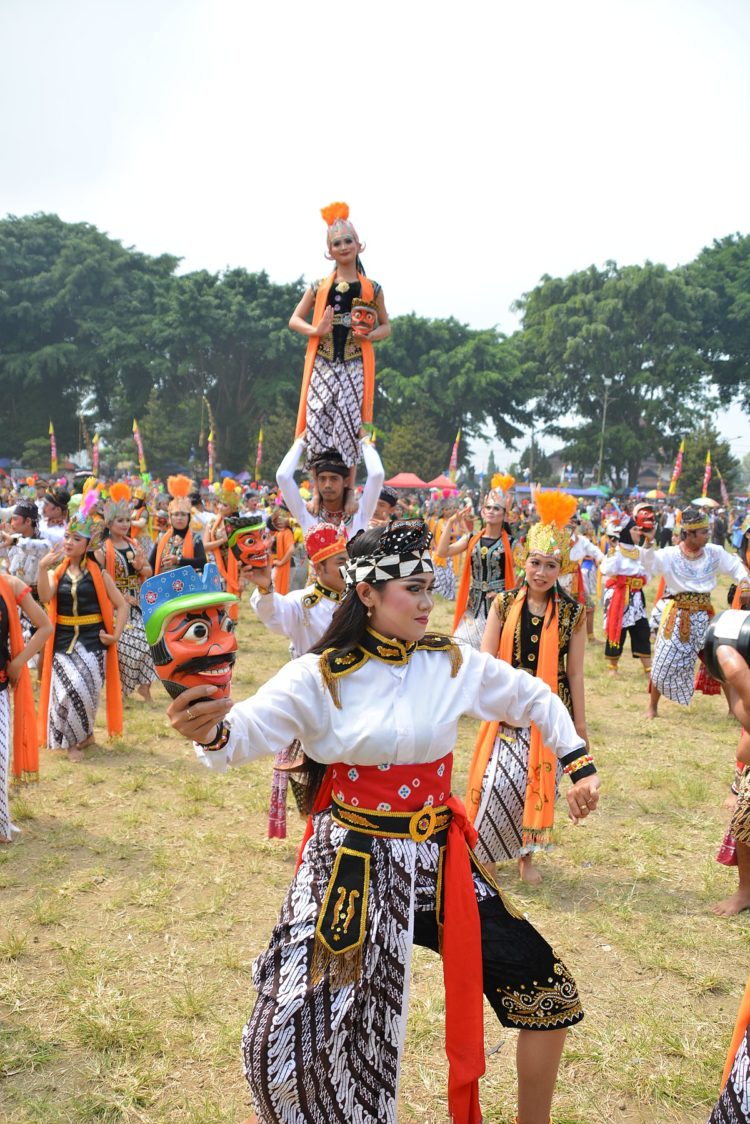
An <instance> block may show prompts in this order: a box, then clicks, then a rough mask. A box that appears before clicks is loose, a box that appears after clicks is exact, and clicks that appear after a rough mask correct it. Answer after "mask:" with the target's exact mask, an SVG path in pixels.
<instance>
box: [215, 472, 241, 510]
mask: <svg viewBox="0 0 750 1124" xmlns="http://www.w3.org/2000/svg"><path fill="white" fill-rule="evenodd" d="M241 499H242V488H241V486H240V485H239V484H238V483H237V481H236V480H232V478H231V476H225V477H224V479H223V480H222V482H221V491H220V492H219V495H218V500H219V503H225V504H227V506H228V507H233V508H235V509H236V508H238V507H239V506H240V500H241Z"/></svg>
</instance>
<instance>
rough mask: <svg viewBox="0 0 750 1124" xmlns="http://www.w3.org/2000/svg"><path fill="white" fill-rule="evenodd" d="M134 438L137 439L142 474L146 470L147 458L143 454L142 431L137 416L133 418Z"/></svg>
mask: <svg viewBox="0 0 750 1124" xmlns="http://www.w3.org/2000/svg"><path fill="white" fill-rule="evenodd" d="M133 440H134V441H135V447H136V449H137V450H138V468H139V471H140V473H141V475H143V473H144V472H145V471H146V458H145V457H144V455H143V442H142V441H141V431H140V430H139V428H138V422H137V421H136V419H135V418H133Z"/></svg>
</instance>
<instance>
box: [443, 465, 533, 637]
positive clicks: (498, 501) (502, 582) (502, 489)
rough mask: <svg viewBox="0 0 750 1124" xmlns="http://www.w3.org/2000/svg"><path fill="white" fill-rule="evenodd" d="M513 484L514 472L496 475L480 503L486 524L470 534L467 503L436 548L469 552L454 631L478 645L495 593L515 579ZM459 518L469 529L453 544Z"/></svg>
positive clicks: (450, 552)
mask: <svg viewBox="0 0 750 1124" xmlns="http://www.w3.org/2000/svg"><path fill="white" fill-rule="evenodd" d="M514 484H515V480H514V479H513V477H512V476H501V475H499V474H498V475H496V476H493V478H492V489H491V491H490V492H488V493H487V495H486V496H485V498H484V502H483V504H482V511H481V515H482V528H481V530H480V531H478V532H477V533H476V534H472V531H471V527H472V523H473V519H472V518H471V516H472V510H471V507H470V506H468V507H464V508H463V509H462V510H461V511H457V512H456V513H455V514H454V515H451V516H449V517H448V519H446V521H445V523H444V525H443V530H442V534H441V536H440V541H439V542H438V544H437V550H436V553H437V554H439V555H440V557H441V558H453V557H455V556H456V555H458V554H464V553H466V559H465V560H464V568H463V572H462V574H461V580H460V582H459V585H458V592H457V594H456V610H455V613H454V616H453V635H454V636H455V637H456V639H458V640H465V641H467V642H468V643H469V644H471V646H472V647H473V648H477V649H479V648H480V647H481V644H482V634H483V632H484V626H485V623H486V621H487V613H488V611H489V607H490V605H491V604H492V600H493V598H494V597H495V596H496V595H497V594H498V593H500V592H501V591H502V590H503V589H512V588H513V586H514V585H515V584H516V582H515V569H514V565H513V553H512V551H511V546H510V538H509V537H508V532H509V530H510V527H509V526H508V524H507V523H506V522H505V516H506V512H507V510H508V507H509V492H510V489H511V488H512V487H513V485H514ZM459 520H463V521H464V522H465V524H466V525H467V530H466V531H465V533H464V534H463V535H461V537H460V538H459V539H457V540H456V541H455V542H453V543H451V537H452V533H453V529H454V526H455V524H456V523H458V522H459Z"/></svg>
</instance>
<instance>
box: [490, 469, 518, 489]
mask: <svg viewBox="0 0 750 1124" xmlns="http://www.w3.org/2000/svg"><path fill="white" fill-rule="evenodd" d="M515 482H516V478H515V476H511V475H510V473H509V472H496V473H495V475H494V476H493V477H492V489H493V491H495V490H496V489H499V490H500V491H501V492H508V491H510V489H511V488H512V487H513V485H514V484H515Z"/></svg>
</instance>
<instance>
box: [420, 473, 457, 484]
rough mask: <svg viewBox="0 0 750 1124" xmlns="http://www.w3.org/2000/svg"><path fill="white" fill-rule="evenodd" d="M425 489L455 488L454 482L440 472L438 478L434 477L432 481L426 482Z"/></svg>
mask: <svg viewBox="0 0 750 1124" xmlns="http://www.w3.org/2000/svg"><path fill="white" fill-rule="evenodd" d="M427 487H428V488H455V487H456V485H455V482H454V481H453V480H451V479H450V477H448V476H446V475H445V473H442V472H441V474H440V476H436V477H435V479H434V480H428V482H427Z"/></svg>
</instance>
